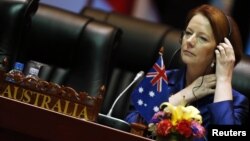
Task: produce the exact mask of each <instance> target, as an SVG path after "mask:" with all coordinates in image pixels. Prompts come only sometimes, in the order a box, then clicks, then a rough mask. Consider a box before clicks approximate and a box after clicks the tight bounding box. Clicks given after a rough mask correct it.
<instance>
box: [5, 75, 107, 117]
mask: <svg viewBox="0 0 250 141" xmlns="http://www.w3.org/2000/svg"><path fill="white" fill-rule="evenodd" d="M6 77H7V74H6V73H5V72H4V71H2V70H0V96H3V97H8V98H11V99H15V100H18V101H21V102H24V103H28V104H31V105H35V106H38V107H40V108H44V109H48V110H52V111H55V112H59V113H63V114H66V115H69V116H73V117H77V118H81V119H85V120H89V121H96V118H97V116H98V113H99V110H100V106H101V104H102V102H103V96H104V92H105V87H104V86H102V87H101V88H100V91H99V94H98V95H97V96H95V97H93V96H90V95H89V94H88V93H87V92H76V91H75V90H74V89H73V88H71V87H67V86H60V85H58V84H55V83H51V82H47V81H43V80H36V79H33V78H25V77H22V76H8V77H12V78H14V80H15V83H13V82H9V81H6Z"/></svg>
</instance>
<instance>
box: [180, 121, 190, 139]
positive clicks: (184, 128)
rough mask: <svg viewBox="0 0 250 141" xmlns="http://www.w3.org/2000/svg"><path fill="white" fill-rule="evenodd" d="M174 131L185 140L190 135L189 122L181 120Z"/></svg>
mask: <svg viewBox="0 0 250 141" xmlns="http://www.w3.org/2000/svg"><path fill="white" fill-rule="evenodd" d="M176 130H177V131H178V132H179V133H180V134H181V135H183V136H185V137H186V138H188V137H190V136H191V135H192V129H191V122H190V121H187V120H181V121H180V122H178V124H177V126H176Z"/></svg>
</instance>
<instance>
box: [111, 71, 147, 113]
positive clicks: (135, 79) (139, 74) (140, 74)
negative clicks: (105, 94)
mask: <svg viewBox="0 0 250 141" xmlns="http://www.w3.org/2000/svg"><path fill="white" fill-rule="evenodd" d="M143 74H144V72H143V71H140V72H138V73H137V75H136V77H135V78H134V80H133V81H132V82H131V83H130V84H129V85H128V86H127V87H126V88H125V89H124V90H123V91H122V92H121V93H120V94H119V96H118V97H117V98H116V99H115V101H114V103H113V104H112V106H111V108H110V110H109V112H108V114H107V116H111V114H112V112H113V109H114V107H115V105H116V103H117V102H118V100H119V99H120V98H121V97H122V96H123V95H124V93H125V92H126V91H127V90H128V89H129V88H130V87H131V86H132V85H133V84H134V83H135V82H136V81H137V80H138V79H139V78H140V77H142V76H143Z"/></svg>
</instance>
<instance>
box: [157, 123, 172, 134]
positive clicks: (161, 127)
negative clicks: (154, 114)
mask: <svg viewBox="0 0 250 141" xmlns="http://www.w3.org/2000/svg"><path fill="white" fill-rule="evenodd" d="M172 127H173V125H172V123H171V121H170V120H168V119H165V120H161V121H160V122H159V123H158V124H157V125H156V133H157V135H159V136H166V135H167V134H169V133H170V132H171V128H172Z"/></svg>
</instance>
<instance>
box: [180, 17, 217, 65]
mask: <svg viewBox="0 0 250 141" xmlns="http://www.w3.org/2000/svg"><path fill="white" fill-rule="evenodd" d="M215 47H216V42H215V38H214V36H213V31H212V27H211V25H210V23H209V20H208V19H207V18H206V17H205V16H203V15H201V14H197V15H195V16H193V18H192V19H191V20H190V21H189V23H188V25H187V28H186V30H185V31H184V35H183V38H182V49H181V57H182V60H183V62H184V63H185V64H187V65H191V66H199V67H202V66H204V67H206V66H208V65H210V64H211V63H212V61H213V58H214V57H215V56H214V50H215Z"/></svg>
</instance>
